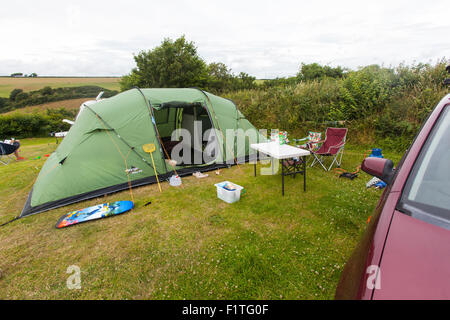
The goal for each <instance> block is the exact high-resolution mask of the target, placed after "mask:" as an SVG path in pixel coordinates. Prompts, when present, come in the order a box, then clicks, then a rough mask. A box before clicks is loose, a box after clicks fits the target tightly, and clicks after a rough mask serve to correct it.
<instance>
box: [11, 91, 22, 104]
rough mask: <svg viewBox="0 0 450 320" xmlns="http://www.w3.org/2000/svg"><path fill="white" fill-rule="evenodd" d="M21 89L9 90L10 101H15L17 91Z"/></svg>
mask: <svg viewBox="0 0 450 320" xmlns="http://www.w3.org/2000/svg"><path fill="white" fill-rule="evenodd" d="M22 92H23V90H22V89H14V90H13V91H11V93H10V94H9V100H11V101H16V97H17V95H18V94H19V93H22Z"/></svg>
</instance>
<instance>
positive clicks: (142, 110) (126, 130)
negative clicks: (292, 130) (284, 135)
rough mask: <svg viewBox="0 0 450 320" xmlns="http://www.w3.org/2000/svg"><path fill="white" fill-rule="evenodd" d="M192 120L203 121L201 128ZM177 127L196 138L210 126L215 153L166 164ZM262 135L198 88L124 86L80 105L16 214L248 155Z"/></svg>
mask: <svg viewBox="0 0 450 320" xmlns="http://www.w3.org/2000/svg"><path fill="white" fill-rule="evenodd" d="M194 122H195V123H197V124H201V126H200V131H199V132H196V130H197V131H198V130H199V129H198V127H199V126H197V125H194ZM180 129H185V130H187V131H188V132H190V133H192V135H193V136H195V134H196V133H197V136H198V135H200V137H201V138H200V139H201V140H202V138H203V137H204V133H205V132H206V131H207V130H208V129H211V130H212V132H214V135H212V136H213V139H212V140H211V141H213V142H214V143H215V147H216V151H217V152H216V153H215V154H214V152H213V156H214V159H213V161H206V162H205V161H203V160H202V161H201V163H198V162H195V164H193V163H189V161H185V163H177V164H176V167H175V168H173V167H172V166H171V165H169V164H168V163H170V161H168V160H169V159H170V150H173V148H176V144H178V142H177V141H172V139H171V138H172V137H173V135H175V136H176V135H177V134H178V133H179V132H180ZM230 132H231V134H229V133H230ZM238 132H240V133H242V132H247V133H248V132H250V133H254V134H253V138H251V137H250V139H249V138H248V137H247V138H244V139H246V140H245V142H244V143H243V144H242V143H240V144H239V143H237V140H238V134H237V133H238ZM250 136H252V135H250ZM210 137H211V136H210ZM264 139H265V138H264V137H263V136H262V135H260V134H259V132H258V131H257V130H256V128H255V127H254V126H253V125H252V124H251V123H250V122H249V121H248V120H246V119H245V117H244V116H243V115H242V113H241V112H240V111H239V110H238V109H237V108H236V105H235V104H234V103H233V102H232V101H230V100H227V99H224V98H221V97H218V96H215V95H213V94H210V93H207V92H204V91H202V90H200V89H195V88H190V89H168V88H167V89H142V90H141V89H137V88H136V89H132V90H128V91H125V92H122V93H120V94H118V95H116V96H114V97H111V98H108V99H104V100H101V101H99V102H97V103H95V104H93V105H89V106H88V105H85V106H84V109H83V111H82V112H81V111H80V113H79V115H78V117H77V120H76V121H75V123H74V124H73V126H72V127H71V128H70V130H69V132H68V133H67V135H66V137H65V138H64V139H63V141H62V142H61V144H60V145H59V147H58V148H57V149H56V151H55V152H54V153H52V154H51V155H50V157H49V158H48V160H47V161H46V163H45V164H44V166H43V167H42V169H41V171H40V173H39V176H38V178H37V179H36V181H35V183H34V186H33V188H32V190H31V191H30V193H29V195H28V199H27V202H26V204H25V206H24V208H23V210H22V213H21V215H20V217H24V216H28V215H32V214H36V213H39V212H43V211H47V210H50V209H54V208H57V207H61V206H65V205H68V204H71V203H75V202H78V201H83V200H86V199H91V198H95V197H98V196H102V195H105V194H109V193H112V192H116V191H120V190H125V189H127V188H129V187H130V186H132V187H136V186H142V185H146V184H150V183H155V182H156V176H155V170H156V172H157V174H158V178H159V180H165V179H168V178H169V177H170V176H172V175H173V174H174V170H176V172H177V173H178V174H179V175H181V176H183V175H187V174H192V173H193V172H195V171H208V170H213V169H216V168H220V167H226V166H229V165H232V164H234V163H235V162H243V161H247V160H248V159H249V157H255V156H256V155H255V154H254V153H252V151H251V149H250V148H249V144H250V143H255V142H261V141H264ZM197 140H198V137H197ZM250 140H252V141H250ZM180 141H184V137H183V139H181V140H180ZM149 143H153V144H154V145H155V146H156V150H155V151H154V152H153V154H152V155H153V158H154V166H153V163H152V161H151V158H150V156H149V154H146V153H145V152H144V151H143V149H142V146H143V145H145V144H149ZM200 143H204V141H201V142H200ZM195 144H196V142H195V141H194V142H193V145H194V146H195ZM191 147H192V146H191ZM202 150H204V145H202V144H200V147H199V146H198V143H197V147H196V148H194V150H193V153H194V154H195V153H196V152H197V153H199V152H200V151H202ZM183 156H184V154H183ZM200 158H201V157H200ZM183 159H186V158H184V157H183ZM172 165H173V163H172Z"/></svg>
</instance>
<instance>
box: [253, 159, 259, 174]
mask: <svg viewBox="0 0 450 320" xmlns="http://www.w3.org/2000/svg"><path fill="white" fill-rule="evenodd" d="M256 162H258V161H255V167H254V170H255V177H256Z"/></svg>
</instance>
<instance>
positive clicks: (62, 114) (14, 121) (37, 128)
mask: <svg viewBox="0 0 450 320" xmlns="http://www.w3.org/2000/svg"><path fill="white" fill-rule="evenodd" d="M74 117H75V113H74V112H71V111H67V110H65V109H64V108H61V109H58V110H52V109H47V112H46V114H45V115H42V114H12V115H6V116H0V139H5V138H7V137H18V138H28V137H39V136H47V135H49V134H50V133H51V132H56V131H66V130H68V129H69V128H70V125H68V124H67V123H64V122H62V119H64V118H69V119H70V118H74Z"/></svg>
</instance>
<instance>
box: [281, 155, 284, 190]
mask: <svg viewBox="0 0 450 320" xmlns="http://www.w3.org/2000/svg"><path fill="white" fill-rule="evenodd" d="M281 161H283V160H281ZM281 195H282V196H284V166H283V162H281Z"/></svg>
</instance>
